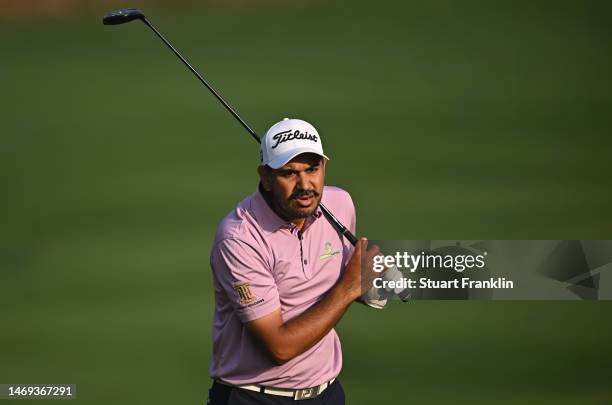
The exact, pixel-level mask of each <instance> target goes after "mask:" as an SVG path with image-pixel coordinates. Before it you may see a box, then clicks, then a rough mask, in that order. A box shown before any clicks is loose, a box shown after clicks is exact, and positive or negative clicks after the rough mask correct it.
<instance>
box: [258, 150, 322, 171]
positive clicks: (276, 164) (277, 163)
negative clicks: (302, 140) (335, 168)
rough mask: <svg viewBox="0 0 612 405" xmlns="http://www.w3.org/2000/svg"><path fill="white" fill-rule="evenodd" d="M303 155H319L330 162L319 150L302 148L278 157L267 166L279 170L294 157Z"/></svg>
mask: <svg viewBox="0 0 612 405" xmlns="http://www.w3.org/2000/svg"><path fill="white" fill-rule="evenodd" d="M302 153H314V154H315V155H319V156H321V157H322V158H325V159H327V160H329V158H328V157H327V156H325V155H324V154H322V153H321V152H319V151H318V150H309V149H305V148H300V149H299V150H291V151H288V152H286V153H284V154H282V155H280V156H277V157H276V158H275V159H272V160H271V161H270V162H268V163H266V165H268V166H270V167H271V168H272V169H279V168H281V167H282V166H283V165H285V164H287V162H289V161H290V160H291V159H293V158H294V157H296V156H298V155H301V154H302Z"/></svg>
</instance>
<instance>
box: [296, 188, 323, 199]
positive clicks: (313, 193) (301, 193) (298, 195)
mask: <svg viewBox="0 0 612 405" xmlns="http://www.w3.org/2000/svg"><path fill="white" fill-rule="evenodd" d="M318 196H319V193H317V192H316V191H315V190H309V191H304V190H301V191H297V192H295V193H293V194H291V197H289V199H290V200H297V199H298V198H302V197H318Z"/></svg>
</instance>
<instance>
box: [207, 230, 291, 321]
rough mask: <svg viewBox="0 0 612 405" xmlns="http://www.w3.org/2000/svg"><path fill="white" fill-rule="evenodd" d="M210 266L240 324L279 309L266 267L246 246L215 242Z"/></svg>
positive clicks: (263, 260) (253, 251)
mask: <svg viewBox="0 0 612 405" xmlns="http://www.w3.org/2000/svg"><path fill="white" fill-rule="evenodd" d="M211 266H212V269H213V273H214V277H215V279H216V280H217V282H218V283H219V285H220V286H221V288H222V289H223V291H225V293H226V294H227V297H228V299H229V301H230V302H231V304H232V306H233V308H234V310H235V311H236V314H237V315H238V318H239V319H240V320H241V321H242V322H250V321H253V320H255V319H257V318H261V317H263V316H265V315H268V314H270V313H272V312H273V311H274V310H275V309H277V308H279V307H280V299H279V295H278V289H277V286H276V281H275V280H274V276H273V275H272V272H271V270H270V267H269V266H268V264H267V261H266V260H265V259H264V257H263V256H262V255H261V254H260V253H259V252H258V251H257V250H256V249H254V248H253V247H252V246H250V245H249V244H247V243H245V242H243V241H240V240H237V239H224V240H222V241H220V242H218V243H217V244H216V245H215V246H214V248H213V252H212V255H211Z"/></svg>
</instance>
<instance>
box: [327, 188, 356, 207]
mask: <svg viewBox="0 0 612 405" xmlns="http://www.w3.org/2000/svg"><path fill="white" fill-rule="evenodd" d="M322 202H323V204H325V205H326V206H327V207H329V208H330V209H331V208H336V209H351V210H353V211H354V210H355V206H354V204H353V199H352V198H351V195H350V194H349V193H348V191H346V190H344V189H341V188H340V187H335V186H325V188H324V189H323V199H322Z"/></svg>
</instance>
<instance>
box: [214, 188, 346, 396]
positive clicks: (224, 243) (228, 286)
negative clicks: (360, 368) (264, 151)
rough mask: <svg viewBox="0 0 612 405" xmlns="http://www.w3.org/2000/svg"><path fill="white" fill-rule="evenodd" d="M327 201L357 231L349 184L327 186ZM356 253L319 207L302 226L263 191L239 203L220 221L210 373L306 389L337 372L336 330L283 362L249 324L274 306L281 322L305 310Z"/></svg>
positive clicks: (233, 379)
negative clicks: (276, 210) (256, 337)
mask: <svg viewBox="0 0 612 405" xmlns="http://www.w3.org/2000/svg"><path fill="white" fill-rule="evenodd" d="M322 201H323V204H324V205H325V206H326V207H327V208H329V209H330V210H331V211H332V212H333V213H334V215H335V216H336V217H338V219H339V220H340V222H342V223H343V224H344V225H345V226H346V227H347V228H349V229H350V230H351V231H352V232H353V233H355V207H354V206H353V202H352V200H351V197H350V196H349V194H348V193H347V192H346V191H344V190H342V189H340V188H337V187H329V186H326V187H325V188H324V190H323V198H322ZM352 252H353V247H352V245H350V243H349V242H347V241H345V240H344V239H343V238H342V237H341V236H340V235H339V234H338V232H337V231H336V230H335V229H334V227H333V226H332V225H331V224H330V223H329V221H327V219H326V218H325V217H324V216H323V215H322V213H321V212H320V210H317V212H316V213H315V214H313V215H312V216H311V217H309V218H307V221H306V225H305V228H304V230H303V232H301V233H300V232H297V230H296V229H295V227H294V226H293V225H292V224H290V223H287V222H286V221H284V220H283V219H281V218H280V217H279V216H278V215H276V213H274V211H272V209H271V208H270V207H269V206H268V204H267V203H266V201H265V200H264V198H263V196H262V195H261V194H260V192H259V191H258V192H256V193H255V194H253V195H251V196H249V197H248V198H246V199H245V200H243V201H242V202H240V204H238V207H236V209H235V210H233V211H232V212H231V213H230V214H229V215H228V216H226V217H225V218H224V219H223V221H222V222H221V224H220V225H219V228H218V230H217V234H216V236H215V241H214V245H213V248H212V252H211V259H210V262H211V267H212V270H213V276H214V286H215V317H214V321H213V355H212V361H211V365H210V375H211V377H213V378H221V379H222V380H224V381H226V382H228V383H231V384H236V385H239V384H261V385H266V386H271V387H278V388H308V387H313V386H316V385H319V384H323V383H324V382H326V381H329V380H331V379H332V378H335V377H337V376H338V374H339V373H340V370H341V368H342V351H341V348H340V340H339V339H338V335H337V334H336V331H335V330H334V329H332V330H331V331H330V332H329V333H328V334H327V335H326V336H325V337H324V338H323V339H321V340H320V341H319V342H317V343H316V344H315V345H314V346H313V347H312V348H310V349H309V350H307V351H306V352H304V353H302V354H301V355H299V356H297V357H295V358H294V359H292V360H290V361H288V362H287V363H285V364H283V365H280V366H278V365H276V364H275V363H274V362H272V360H271V359H270V358H269V357H268V355H267V354H266V352H265V351H264V350H265V349H264V348H263V347H261V344H258V343H257V342H256V341H255V340H254V339H253V337H252V336H251V335H250V334H249V333H248V331H247V329H246V326H245V323H247V322H250V321H253V320H255V319H257V318H261V317H263V316H265V315H268V314H270V313H272V312H273V311H274V310H276V309H277V308H280V309H281V313H282V317H283V321H288V320H290V319H292V318H294V317H296V316H298V315H300V314H301V313H302V312H304V311H306V310H307V309H308V308H310V307H312V306H313V305H314V304H316V303H317V302H318V301H319V300H321V299H322V298H323V296H324V295H325V293H326V292H327V291H329V289H330V288H331V287H333V286H334V284H335V283H336V281H337V280H338V278H339V277H340V274H341V272H342V271H343V269H344V266H345V264H346V262H347V261H348V260H349V259H350V257H351V254H352Z"/></svg>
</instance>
